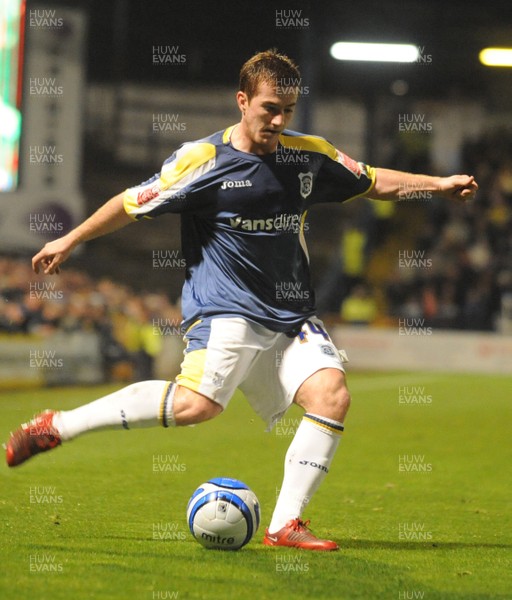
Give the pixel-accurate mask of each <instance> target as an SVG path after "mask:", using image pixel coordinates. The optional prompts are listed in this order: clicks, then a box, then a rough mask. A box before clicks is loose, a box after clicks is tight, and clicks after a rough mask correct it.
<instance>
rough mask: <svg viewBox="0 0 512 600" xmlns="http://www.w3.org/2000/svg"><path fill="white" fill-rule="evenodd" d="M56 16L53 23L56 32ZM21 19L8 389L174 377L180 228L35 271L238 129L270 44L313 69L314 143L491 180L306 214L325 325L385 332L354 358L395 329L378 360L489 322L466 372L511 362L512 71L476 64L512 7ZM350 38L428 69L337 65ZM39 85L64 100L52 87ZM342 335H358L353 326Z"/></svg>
mask: <svg viewBox="0 0 512 600" xmlns="http://www.w3.org/2000/svg"><path fill="white" fill-rule="evenodd" d="M52 10H54V11H56V12H55V14H56V15H57V18H59V15H61V17H63V25H62V26H59V25H57V26H49V27H45V26H44V18H45V17H46V18H48V19H50V20H51V15H52V14H53V13H52ZM69 10H72V13H70V12H66V11H69ZM26 11H27V21H26V38H25V39H26V55H25V58H26V60H25V70H24V77H23V110H22V112H23V120H22V129H21V148H20V176H19V187H18V189H17V190H16V191H11V192H7V193H5V194H4V198H5V206H6V209H5V210H4V218H3V219H2V223H1V225H0V226H1V227H2V236H1V238H2V242H1V253H2V257H3V258H2V261H1V263H0V265H1V277H2V279H1V290H2V291H1V293H2V297H3V300H4V302H3V303H2V309H1V310H2V312H1V314H0V331H1V334H2V343H1V348H0V352H1V353H2V356H3V358H4V360H3V365H4V366H3V369H2V372H1V373H0V380H1V381H2V382H3V383H4V384H5V385H10V384H12V383H13V382H14V383H16V382H17V381H19V380H24V381H25V382H26V383H33V384H36V385H39V384H41V383H45V382H46V383H59V382H60V383H62V382H72V381H74V380H76V381H79V382H95V381H102V380H111V379H114V380H117V379H123V380H130V379H133V378H138V377H145V376H149V375H151V373H153V374H156V375H159V376H160V375H162V376H172V375H173V374H174V372H175V371H176V369H177V368H178V364H179V358H180V353H181V342H180V335H181V330H180V327H179V294H180V289H181V283H182V280H183V274H184V260H183V258H182V257H181V254H180V242H179V220H178V218H177V217H170V216H169V217H167V218H162V219H157V220H155V221H151V222H144V223H139V224H137V225H133V226H131V227H128V228H126V229H125V230H123V231H121V232H118V233H115V234H113V235H110V236H108V237H106V238H102V239H99V240H96V241H93V242H90V243H88V244H87V245H86V247H85V248H83V249H82V250H81V251H80V252H76V253H75V254H74V255H73V257H72V259H71V260H70V261H69V263H68V264H67V265H66V267H65V269H63V273H62V275H61V276H60V277H58V278H48V277H46V278H44V277H43V278H41V277H40V276H39V277H35V276H33V275H31V274H30V270H29V260H28V259H29V257H30V256H31V254H33V251H34V250H36V249H37V248H39V247H40V246H41V245H42V244H44V243H45V242H46V241H48V240H49V239H52V238H55V237H57V236H58V235H61V234H62V233H63V232H64V231H66V230H67V229H69V227H71V226H72V225H73V224H76V223H77V222H78V221H79V220H80V219H81V218H83V217H84V216H85V215H87V214H90V213H91V212H92V211H94V210H95V209H96V208H97V207H98V206H100V205H101V204H102V203H103V202H104V201H105V200H106V199H107V198H109V197H111V196H112V195H114V194H116V193H118V192H119V191H120V190H122V189H124V188H126V187H128V186H130V185H133V184H135V183H138V182H139V181H142V180H144V179H146V178H148V177H149V176H150V175H151V174H153V173H154V172H156V171H158V170H159V166H160V164H161V162H162V160H163V159H164V158H165V157H166V156H168V155H169V154H170V153H171V152H172V151H173V150H174V149H175V148H176V147H177V146H178V145H179V144H181V143H182V142H184V141H187V140H190V139H197V138H199V137H202V136H204V135H207V134H209V133H210V132H213V131H216V130H218V129H221V128H223V127H225V126H227V125H229V124H231V123H233V122H235V121H236V119H237V109H236V106H235V102H234V92H235V89H236V85H237V75H238V70H239V68H240V65H241V63H242V62H243V61H244V60H245V59H246V58H247V57H248V56H250V55H251V54H252V53H253V52H254V51H257V50H261V49H265V48H267V47H272V46H276V47H278V48H279V49H280V50H282V51H283V52H286V53H288V54H289V55H290V56H292V57H294V58H295V59H296V60H297V61H298V62H299V64H300V65H301V68H302V76H303V80H302V87H303V89H302V92H301V97H300V102H299V107H298V111H297V115H296V117H295V121H294V124H293V126H294V128H296V129H298V130H302V131H306V132H314V133H317V134H320V135H324V136H325V137H327V138H328V139H329V140H330V141H331V142H333V143H334V144H336V145H337V146H338V147H340V148H341V149H343V150H344V151H345V152H347V153H348V154H349V155H351V156H353V157H354V158H356V159H357V160H363V161H366V162H368V163H369V164H373V165H377V166H385V167H389V168H397V169H402V170H411V171H415V172H428V173H435V174H441V175H442V174H449V173H452V172H469V173H472V174H474V175H475V176H476V178H477V180H478V182H479V184H480V188H481V189H480V192H479V194H478V199H477V201H476V202H475V203H472V204H471V205H470V206H468V207H461V206H458V205H451V204H449V203H446V202H443V201H440V200H438V199H436V198H435V197H432V196H431V195H430V194H425V193H424V192H422V191H421V190H405V193H406V197H407V198H408V201H407V202H402V203H399V204H389V203H374V202H373V203H372V202H370V201H367V200H358V201H356V202H353V203H351V204H347V205H346V206H342V207H340V206H336V207H334V206H323V207H315V209H314V210H312V211H311V212H310V214H309V216H308V220H307V223H306V227H307V230H306V239H307V242H308V246H309V249H310V254H311V259H312V265H313V276H314V283H315V288H316V292H317V300H318V306H319V312H320V314H321V315H322V316H323V317H324V318H325V320H326V321H327V322H328V323H329V324H330V325H331V326H334V325H336V324H340V323H342V324H345V325H349V326H352V325H356V326H358V327H360V326H363V327H366V326H370V328H371V330H372V331H374V332H376V335H377V337H376V338H375V339H373V338H372V339H373V341H372V339H370V340H369V341H366V342H365V341H364V340H363V342H361V344H359V346H360V347H361V348H363V349H364V348H365V347H366V348H372V347H375V346H376V345H377V346H378V345H379V344H382V343H384V342H382V339H384V338H381V337H379V336H381V333H383V332H386V335H387V337H386V335H385V339H386V340H387V341H386V342H385V348H386V350H385V353H388V351H389V350H390V349H391V348H392V349H393V352H392V353H394V354H396V353H397V352H398V351H397V350H396V349H395V345H396V342H397V340H398V342H400V343H402V342H403V341H404V340H403V338H401V337H400V335H397V334H403V333H404V331H405V334H406V335H407V336H409V334H411V335H416V334H420V335H429V336H430V335H431V333H432V332H433V331H434V332H438V331H441V330H443V331H446V330H451V331H452V330H457V331H461V330H462V331H465V332H468V331H479V332H487V334H488V335H487V337H484V338H482V337H477V338H464V339H468V340H470V342H471V343H470V346H471V348H472V349H474V353H475V355H476V359H477V361H476V362H480V359H481V358H482V356H485V358H486V359H487V364H488V367H487V370H491V371H492V367H493V362H494V363H495V364H496V368H497V370H498V371H503V370H504V369H505V371H506V370H507V367H506V364H508V362H507V361H509V359H510V356H511V352H512V350H511V348H510V342H509V338H508V336H509V335H510V331H511V330H512V269H511V266H510V265H511V257H512V216H511V203H512V129H511V125H510V124H511V119H510V97H511V87H512V79H511V74H510V72H509V70H507V69H490V68H487V67H484V66H482V65H481V64H480V63H479V62H478V58H477V55H478V51H479V50H480V49H481V48H482V47H484V46H491V45H504V44H506V42H507V40H508V39H509V33H510V27H509V26H508V25H507V24H506V22H505V21H504V20H503V15H504V14H505V13H506V3H501V2H495V3H492V4H491V5H488V6H485V7H482V5H481V4H477V3H469V4H468V3H462V2H454V3H450V4H449V5H447V4H445V3H442V2H431V3H429V4H428V7H427V6H426V5H425V4H424V3H422V2H413V1H412V2H407V3H406V4H405V5H404V3H401V2H386V3H379V2H369V3H366V4H365V8H364V10H361V7H359V6H356V5H353V4H348V3H343V2H327V1H326V2H322V3H321V8H320V5H319V4H318V3H301V2H294V3H285V2H283V3H280V2H262V3H249V2H241V3H240V2H231V1H227V2H222V3H218V5H215V6H213V5H210V4H208V3H204V2H194V1H192V2H172V3H167V2H158V1H155V2H152V3H151V5H150V6H146V5H144V4H142V3H139V2H135V1H133V2H130V1H123V0H118V1H116V2H112V3H103V2H99V1H92V0H91V1H82V2H72V3H70V2H52V4H51V5H48V6H46V5H45V4H44V3H34V2H30V1H29V2H28V3H27V5H26ZM45 11H46V12H45ZM59 11H60V12H59ZM504 11H505V12H504ZM31 15H32V17H31ZM38 15H39V17H38ZM34 17H35V18H34ZM30 19H32V21H31V20H30ZM41 19H43V20H41ZM338 40H350V41H358V40H365V41H372V40H375V41H397V42H413V43H415V44H416V45H417V46H418V47H419V48H420V49H421V57H420V59H419V60H418V61H417V62H416V63H413V64H405V65H397V64H384V63H380V64H372V63H342V62H340V61H336V60H334V59H333V58H332V57H331V56H330V54H329V48H330V46H331V44H332V43H333V42H335V41H338ZM51 77H53V79H51ZM34 78H36V79H34ZM37 78H39V79H37ZM44 78H46V79H45V80H44V81H42V80H43V79H44ZM34 82H35V83H34ZM45 82H46V83H47V84H48V83H51V82H53V83H54V86H57V87H59V84H60V91H57V92H56V93H54V94H53V95H52V93H51V91H50V92H48V90H46V91H45V90H44V87H45V86H44V85H42V84H43V83H45ZM38 84H39V85H38ZM54 91H55V90H54ZM52 111H53V112H52ZM59 111H60V112H59ZM55 115H57V116H55ZM52 140H53V142H54V144H53V146H51V145H50V144H51V142H52ZM29 149H30V150H29ZM29 151H33V152H35V153H36V154H37V152H39V155H40V159H41V158H43V159H44V158H45V153H46V155H47V154H52V152H53V155H52V156H53V158H55V157H57V158H58V157H60V159H61V164H56V165H49V166H48V165H47V166H44V167H42V166H41V164H34V163H33V161H32V160H31V159H32V158H33V157H31V156H30V155H27V153H28V152H29ZM38 198H41V199H42V200H41V203H40V204H39V205H37V204H35V205H34V202H36V203H37V199H38ZM23 207H26V208H23ZM20 210H21V211H22V212H20ZM50 226H53V227H54V231H53V232H52V231H48V230H49V229H50ZM403 325H405V326H406V328H409V329H405V330H403V328H402V329H400V328H401V326H403ZM413 330H414V331H413ZM333 331H335V332H338V331H342V330H337V329H336V330H333ZM346 331H348V332H350V331H353V333H354V335H355V336H356V338H357V339H359V338H358V336H359V333H358V331H356V330H354V329H350V328H349V329H347V330H346ZM388 334H389V335H391V337H389V335H388ZM347 335H348V334H347ZM24 336H25V337H24ZM26 336H29V337H28V338H26ZM431 337H432V338H435V336H431ZM27 339H28V342H27ZM347 339H349V340H352V337H348V338H347ZM437 339H438V341H439V340H440V339H442V338H441V337H440V336H438V338H437ZM449 339H453V338H449ZM24 340H25V341H24ZM71 340H74V341H71ZM375 340H380V341H375ZM389 340H391V342H389ZM482 340H483V342H482ZM25 342H26V343H25ZM416 342H417V344H416V346H415V347H418V348H419V349H421V351H419V353H415V354H418V361H417V362H418V363H419V362H422V361H423V360H424V357H425V356H426V355H427V354H428V348H429V342H426V341H425V339H419V338H418V337H415V338H414V339H413V340H408V343H413V344H415V343H416ZM389 343H391V345H389ZM468 343H469V342H468ZM418 344H419V345H418ZM482 344H483V345H482ZM347 345H348V344H347ZM442 345H443V347H447V346H446V345H445V344H444V342H443V344H442ZM356 346H358V343H356ZM33 348H37V350H36V351H34V350H33ZM64 348H66V352H65V354H66V360H64V356H63V354H64ZM73 348H75V349H76V353H75V350H72V349H73ZM437 348H438V347H437V346H435V344H434V346H433V347H432V348H431V349H430V354H435V355H437ZM31 349H32V351H33V352H36V353H35V354H33V355H30V351H31ZM37 351H39V352H40V353H39V355H38V354H37ZM27 353H28V356H29V359H28V360H27ZM446 354H447V355H449V353H448V352H446ZM30 356H32V358H35V361H34V360H32V359H31V358H30ZM59 356H60V357H61V361H60V362H56V361H57V358H58V357H59ZM356 356H357V355H356ZM38 357H39V358H38ZM98 357H99V358H98ZM50 359H53V362H52V361H51V360H50ZM442 360H443V361H444V360H445V359H444V357H443V359H442ZM376 362H381V360H380V358H379V357H378V356H377V358H376ZM427 362H428V361H427ZM445 364H446V363H445ZM504 364H505V367H504ZM79 365H82V368H81V369H80V368H79ZM354 366H355V367H356V368H357V367H358V366H362V367H365V366H373V364H366V363H364V362H363V363H362V364H361V365H360V364H359V362H358V360H356V362H355V364H354ZM390 366H393V365H390ZM431 366H432V365H431ZM434 366H435V365H434ZM468 368H469V366H468ZM79 373H80V374H79Z"/></svg>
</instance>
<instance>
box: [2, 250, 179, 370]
mask: <svg viewBox="0 0 512 600" xmlns="http://www.w3.org/2000/svg"><path fill="white" fill-rule="evenodd" d="M0 300H1V304H0V334H28V335H38V336H50V335H52V334H53V333H54V332H56V331H57V330H58V331H61V332H62V331H64V332H76V331H85V332H90V331H93V332H95V333H97V334H98V336H99V339H100V347H101V355H102V361H103V365H104V370H105V379H106V380H112V379H125V380H130V379H135V380H140V379H150V378H151V377H152V373H153V363H154V360H155V357H156V356H157V355H158V353H159V352H160V349H161V344H162V335H165V334H169V332H170V331H171V330H172V332H173V333H174V334H176V335H179V334H180V333H181V329H180V322H181V311H180V308H179V306H177V305H174V304H172V303H171V302H170V301H169V299H168V297H167V296H166V295H165V294H163V293H135V292H134V291H133V290H132V289H131V288H130V287H129V286H127V285H124V284H121V283H115V282H114V281H111V280H110V279H100V280H94V279H93V278H91V277H90V276H88V275H87V274H86V273H84V272H82V271H77V270H73V269H70V268H68V267H66V268H65V269H63V270H62V271H61V273H60V274H59V275H51V276H44V275H35V274H34V273H33V272H32V269H31V266H30V260H29V259H14V258H6V257H4V258H1V257H0Z"/></svg>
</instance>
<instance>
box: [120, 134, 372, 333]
mask: <svg viewBox="0 0 512 600" xmlns="http://www.w3.org/2000/svg"><path fill="white" fill-rule="evenodd" d="M234 127H235V126H232V127H229V128H228V129H226V130H224V131H219V132H217V133H214V134H213V135H211V136H209V137H207V138H204V139H202V140H198V141H195V142H189V143H185V144H183V145H182V146H181V147H180V148H179V149H178V150H177V151H176V152H175V153H174V154H172V156H170V157H169V158H168V159H167V160H165V162H164V164H163V165H162V169H161V171H160V173H158V174H157V175H155V176H154V177H152V178H151V179H150V180H148V181H146V182H144V183H142V184H141V185H138V186H136V187H133V188H130V189H128V190H126V192H125V195H124V206H125V210H126V212H127V214H128V215H130V216H131V217H132V218H134V219H141V218H144V217H145V218H152V217H156V216H158V215H161V214H163V213H180V215H181V238H182V248H183V256H184V258H185V260H186V274H185V283H184V286H183V293H182V311H183V318H184V326H185V327H188V326H189V325H190V324H192V323H194V322H195V321H197V320H199V319H201V318H205V317H211V316H221V315H222V316H241V317H244V318H246V319H249V320H252V321H255V322H257V323H260V324H261V325H263V326H265V327H267V328H268V329H271V330H273V331H280V332H293V331H296V329H297V327H298V326H300V325H301V324H302V323H303V322H304V321H305V320H306V319H307V318H309V317H311V316H312V315H313V314H314V313H315V301H314V293H313V289H312V286H311V281H310V272H309V258H308V253H307V248H306V243H305V238H304V228H305V219H306V213H307V210H308V208H309V207H310V206H311V205H312V204H317V203H319V202H343V201H345V200H349V199H351V198H354V197H356V196H364V195H366V194H368V192H369V191H370V190H371V188H372V187H373V185H374V183H375V170H374V169H373V168H372V167H369V166H368V165H365V164H363V163H360V162H356V161H354V160H353V159H351V158H349V157H348V156H347V155H345V154H343V153H342V152H340V151H339V150H337V149H336V148H335V147H334V146H332V145H331V144H330V143H328V142H327V141H326V140H324V139H323V138H321V137H315V136H311V135H303V134H301V133H297V132H295V131H290V130H285V131H284V132H283V133H282V134H281V135H280V136H279V144H278V148H277V151H276V152H274V153H271V154H267V155H263V156H259V155H255V154H249V153H247V152H242V151H239V150H236V149H235V148H234V147H233V146H232V144H231V142H230V136H231V132H232V130H233V128H234Z"/></svg>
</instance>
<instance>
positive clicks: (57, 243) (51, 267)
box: [32, 236, 73, 275]
mask: <svg viewBox="0 0 512 600" xmlns="http://www.w3.org/2000/svg"><path fill="white" fill-rule="evenodd" d="M72 250H73V244H72V243H70V241H69V240H68V239H67V236H64V237H61V238H58V239H57V240H53V242H48V243H47V244H45V245H44V248H43V249H42V250H40V251H39V252H38V253H37V254H36V255H35V256H34V257H33V258H32V269H33V270H34V272H35V273H39V269H40V268H42V269H43V273H44V274H45V275H53V273H59V265H61V264H62V263H63V262H64V261H65V260H66V259H67V258H68V256H69V255H70V254H71V251H72Z"/></svg>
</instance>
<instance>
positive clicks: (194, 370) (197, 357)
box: [176, 348, 206, 392]
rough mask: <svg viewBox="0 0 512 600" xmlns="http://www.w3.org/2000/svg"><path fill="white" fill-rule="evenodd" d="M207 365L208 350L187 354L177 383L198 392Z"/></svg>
mask: <svg viewBox="0 0 512 600" xmlns="http://www.w3.org/2000/svg"><path fill="white" fill-rule="evenodd" d="M205 363H206V348H203V349H201V350H193V351H192V352H188V353H187V354H185V359H184V361H183V362H182V364H181V373H180V374H179V375H178V376H177V377H176V383H177V384H178V385H182V386H183V387H186V388H188V389H190V390H193V391H194V392H198V391H199V388H200V387H201V381H202V380H203V375H204V365H205Z"/></svg>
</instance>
